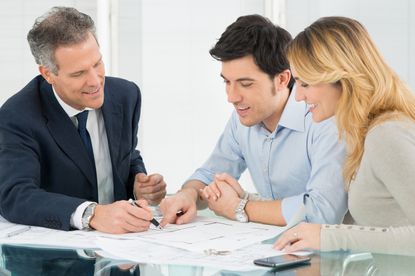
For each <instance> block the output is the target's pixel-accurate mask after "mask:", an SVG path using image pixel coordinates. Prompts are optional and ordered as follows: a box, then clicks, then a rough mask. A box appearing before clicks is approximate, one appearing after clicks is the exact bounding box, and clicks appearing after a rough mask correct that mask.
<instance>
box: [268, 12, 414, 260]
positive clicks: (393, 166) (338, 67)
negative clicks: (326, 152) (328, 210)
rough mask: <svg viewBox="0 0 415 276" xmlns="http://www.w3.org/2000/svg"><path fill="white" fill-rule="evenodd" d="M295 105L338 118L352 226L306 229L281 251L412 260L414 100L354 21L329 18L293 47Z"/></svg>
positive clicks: (284, 240) (285, 240) (293, 232)
mask: <svg viewBox="0 0 415 276" xmlns="http://www.w3.org/2000/svg"><path fill="white" fill-rule="evenodd" d="M288 58H289V61H290V64H291V69H292V73H293V75H294V77H295V80H296V87H297V88H296V89H297V90H296V99H297V100H298V101H305V102H306V103H308V104H309V106H310V112H312V115H313V116H312V117H313V120H314V121H316V122H320V121H323V120H325V119H327V118H329V117H331V116H333V115H335V117H336V123H337V127H338V129H339V133H340V138H341V139H345V141H346V143H347V148H348V156H347V159H346V162H345V166H344V171H343V175H344V178H345V180H346V183H347V184H346V189H347V190H348V194H349V210H350V214H351V216H352V218H353V220H354V222H355V225H345V224H343V225H324V224H323V225H320V224H307V223H302V224H300V225H297V226H296V227H294V228H292V229H290V230H288V231H286V232H285V233H284V234H283V235H282V236H281V237H280V238H279V239H278V240H277V242H276V243H275V245H274V247H275V248H277V249H285V250H286V251H288V252H292V251H295V250H300V249H305V248H308V249H314V250H321V251H331V250H347V249H351V250H359V251H371V252H375V253H388V254H401V255H415V96H414V94H413V93H412V92H411V91H410V90H409V89H408V87H407V86H405V84H404V83H403V82H402V80H400V79H399V77H398V76H397V75H396V74H395V72H393V70H392V69H391V68H390V67H389V66H388V65H387V64H386V62H385V60H384V59H383V57H382V56H381V55H380V53H379V51H378V49H377V48H376V46H375V45H374V43H373V41H372V40H371V38H370V37H369V35H368V33H367V31H366V29H365V28H364V27H363V26H362V25H361V24H360V23H359V22H357V21H356V20H353V19H350V18H345V17H325V18H321V19H319V20H317V21H316V22H314V23H313V24H312V25H310V26H309V27H308V28H306V29H305V30H304V31H303V32H301V33H300V34H299V35H298V36H297V37H296V38H295V39H294V41H293V42H292V44H291V45H290V46H289V49H288Z"/></svg>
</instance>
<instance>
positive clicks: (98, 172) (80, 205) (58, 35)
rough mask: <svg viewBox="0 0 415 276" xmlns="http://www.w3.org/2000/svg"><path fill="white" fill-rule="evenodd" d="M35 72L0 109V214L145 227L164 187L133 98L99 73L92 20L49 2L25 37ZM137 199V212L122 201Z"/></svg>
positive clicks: (50, 223) (112, 227)
mask: <svg viewBox="0 0 415 276" xmlns="http://www.w3.org/2000/svg"><path fill="white" fill-rule="evenodd" d="M28 41H29V44H30V47H31V51H32V53H33V55H34V57H35V60H36V62H37V64H38V65H39V71H40V73H41V75H39V76H37V77H35V78H34V79H33V80H32V81H31V82H29V84H27V85H26V87H24V88H23V89H22V90H21V91H20V92H18V93H17V94H15V95H14V96H12V97H11V98H10V99H9V100H8V101H7V102H6V103H5V104H4V105H3V106H2V107H1V109H0V213H1V215H2V216H3V217H4V218H6V219H8V220H9V221H11V222H15V223H20V224H28V225H36V226H43V227H48V228H55V229H62V230H70V229H90V228H93V229H96V230H99V231H103V232H108V233H126V232H137V231H144V230H147V229H148V227H149V223H150V222H149V221H150V220H151V219H152V217H153V216H152V214H151V211H150V209H149V208H148V206H147V201H149V202H150V203H155V204H157V203H159V202H160V200H161V199H162V198H163V197H164V196H165V193H166V184H165V182H164V181H163V178H162V176H161V175H159V174H153V175H146V169H145V166H144V163H143V160H142V158H141V156H140V153H139V151H137V150H136V145H137V129H138V121H139V117H140V108H141V95H140V90H139V88H138V87H137V86H136V85H135V84H134V83H132V82H129V81H126V80H123V79H118V78H111V77H105V68H104V64H103V61H102V55H101V53H100V50H99V45H98V42H97V39H96V36H95V26H94V22H93V21H92V19H91V18H90V17H89V16H88V15H86V14H83V13H80V12H79V11H77V10H76V9H73V8H64V7H58V8H53V9H52V10H51V11H50V12H48V13H47V14H46V15H45V16H43V17H41V18H38V19H37V20H36V22H35V24H34V26H33V28H32V29H31V30H30V32H29V34H28ZM133 197H136V198H138V201H137V203H138V204H139V205H140V206H141V207H142V208H137V207H136V206H133V205H132V204H131V202H128V201H127V200H126V199H128V198H133Z"/></svg>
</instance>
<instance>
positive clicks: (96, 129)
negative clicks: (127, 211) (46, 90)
mask: <svg viewBox="0 0 415 276" xmlns="http://www.w3.org/2000/svg"><path fill="white" fill-rule="evenodd" d="M53 93H54V94H55V97H56V99H57V100H58V102H59V104H60V105H61V107H62V108H63V110H64V111H65V112H66V114H67V115H68V116H69V118H70V119H71V120H72V122H73V123H74V125H75V127H76V128H78V120H77V119H76V117H75V116H76V115H77V114H78V113H81V112H82V111H84V110H89V112H88V120H87V123H86V129H87V130H88V133H89V136H90V138H91V144H92V150H93V152H94V159H95V168H96V174H97V185H98V187H97V188H98V203H100V204H108V203H112V202H114V183H113V176H112V165H111V156H110V151H109V146H108V138H107V131H106V129H105V122H104V117H103V115H102V111H101V109H91V108H85V109H84V110H77V109H75V108H73V107H71V106H69V105H68V104H67V103H65V102H64V101H63V100H62V99H61V98H60V97H59V95H58V94H57V93H56V91H55V89H54V88H53ZM90 203H92V202H90V201H85V202H84V203H82V204H81V205H79V206H78V207H77V208H76V210H75V212H74V213H73V214H72V216H71V226H72V227H75V228H77V229H82V215H83V213H84V211H85V209H86V207H87V206H88V205H89V204H90Z"/></svg>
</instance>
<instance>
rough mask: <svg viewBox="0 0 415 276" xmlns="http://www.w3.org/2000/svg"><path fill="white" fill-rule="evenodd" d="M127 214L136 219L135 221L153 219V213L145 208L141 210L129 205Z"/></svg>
mask: <svg viewBox="0 0 415 276" xmlns="http://www.w3.org/2000/svg"><path fill="white" fill-rule="evenodd" d="M127 212H128V214H130V215H132V216H134V217H136V218H137V219H143V220H146V221H150V220H151V219H152V218H153V213H152V212H151V210H150V209H149V208H148V207H147V206H146V207H144V208H142V207H137V206H132V205H131V206H130V207H129V208H127Z"/></svg>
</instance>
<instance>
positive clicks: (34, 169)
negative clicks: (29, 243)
mask: <svg viewBox="0 0 415 276" xmlns="http://www.w3.org/2000/svg"><path fill="white" fill-rule="evenodd" d="M17 113H18V112H17V111H13V110H5V109H1V110H0V213H1V214H2V216H3V217H4V218H6V219H7V220H9V221H11V222H15V223H19V224H27V225H35V226H42V227H48V228H54V229H61V230H70V228H71V226H70V217H71V214H72V213H73V212H74V210H75V209H76V207H77V206H78V205H79V204H81V203H82V202H83V201H85V200H83V199H80V198H75V197H70V196H67V195H63V194H58V193H53V192H47V191H45V190H44V189H42V188H41V181H42V174H41V169H42V168H41V162H42V160H41V154H40V147H39V143H38V142H37V140H36V139H35V137H34V136H35V135H34V134H33V130H31V126H30V125H29V123H27V122H26V120H27V119H25V118H24V117H22V116H20V114H17ZM46 169H47V168H46Z"/></svg>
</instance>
